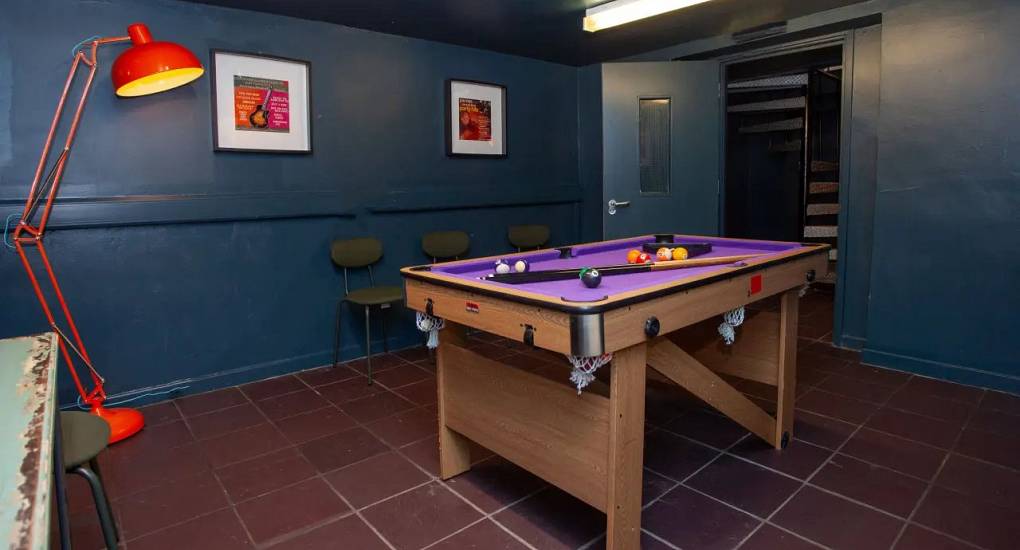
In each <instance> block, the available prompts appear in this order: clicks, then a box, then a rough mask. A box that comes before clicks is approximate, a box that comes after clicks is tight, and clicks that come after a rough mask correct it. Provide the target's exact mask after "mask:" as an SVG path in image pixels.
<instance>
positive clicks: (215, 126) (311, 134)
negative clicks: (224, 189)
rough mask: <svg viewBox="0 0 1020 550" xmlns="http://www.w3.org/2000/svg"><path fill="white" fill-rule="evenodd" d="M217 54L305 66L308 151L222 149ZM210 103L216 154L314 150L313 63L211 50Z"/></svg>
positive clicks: (291, 152)
mask: <svg viewBox="0 0 1020 550" xmlns="http://www.w3.org/2000/svg"><path fill="white" fill-rule="evenodd" d="M217 54H229V55H236V56H243V57H252V58H256V59H267V60H271V61H279V62H284V63H295V64H300V65H304V68H305V74H306V75H307V76H308V78H307V83H306V89H307V92H308V93H307V107H306V115H307V117H308V119H307V121H306V122H305V125H306V127H307V128H308V148H307V149H256V148H244V147H221V146H220V139H219V124H218V118H219V114H218V111H217V105H216V103H217V102H216V99H217V98H216V55H217ZM209 80H210V84H209V101H210V105H211V114H212V138H213V151H216V152H241V153H270V154H286V155H310V154H312V150H313V143H314V136H315V133H314V129H313V127H312V121H313V119H314V118H315V117H313V116H312V105H313V103H312V95H313V93H312V63H311V62H310V61H307V60H304V59H295V58H292V57H283V56H278V55H268V54H263V53H252V52H242V51H237V50H226V49H219V48H211V49H210V50H209Z"/></svg>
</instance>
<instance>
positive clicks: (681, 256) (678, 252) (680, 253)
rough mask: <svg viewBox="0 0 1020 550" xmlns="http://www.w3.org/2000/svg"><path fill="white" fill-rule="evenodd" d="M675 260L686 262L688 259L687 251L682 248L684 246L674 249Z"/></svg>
mask: <svg viewBox="0 0 1020 550" xmlns="http://www.w3.org/2000/svg"><path fill="white" fill-rule="evenodd" d="M673 259H674V260H686V259H687V249H686V248H684V247H682V246H678V247H676V248H674V249H673Z"/></svg>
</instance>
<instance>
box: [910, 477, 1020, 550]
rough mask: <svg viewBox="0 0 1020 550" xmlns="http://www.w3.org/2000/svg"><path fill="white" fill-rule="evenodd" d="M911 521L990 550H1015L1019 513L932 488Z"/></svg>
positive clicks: (1018, 528)
mask: <svg viewBox="0 0 1020 550" xmlns="http://www.w3.org/2000/svg"><path fill="white" fill-rule="evenodd" d="M914 521H916V522H917V523H919V524H921V525H925V526H927V527H930V528H932V529H935V530H937V531H940V532H943V533H948V534H950V535H953V536H956V537H959V538H961V539H964V540H967V541H970V542H972V543H974V544H977V545H979V546H982V547H984V548H989V549H991V550H1009V549H1014V548H1016V545H1017V540H1020V513H1017V511H1016V510H1012V509H1008V508H1003V507H1001V506H996V505H994V504H987V503H985V502H982V501H979V500H976V499H973V498H969V497H967V496H966V495H962V494H960V493H957V492H956V491H950V490H949V489H943V488H942V487H938V486H936V487H932V489H931V491H930V492H929V493H928V495H927V496H925V498H924V501H922V502H921V506H920V508H918V510H917V514H916V515H915V516H914Z"/></svg>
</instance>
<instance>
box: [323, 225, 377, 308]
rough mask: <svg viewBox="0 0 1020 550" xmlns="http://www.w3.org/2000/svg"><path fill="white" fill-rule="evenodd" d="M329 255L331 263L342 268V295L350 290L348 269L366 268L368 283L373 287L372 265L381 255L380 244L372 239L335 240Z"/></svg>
mask: <svg viewBox="0 0 1020 550" xmlns="http://www.w3.org/2000/svg"><path fill="white" fill-rule="evenodd" d="M329 255H330V257H331V258H332V259H333V263H335V264H336V265H338V266H340V267H342V268H344V295H345V296H346V295H347V294H350V292H351V290H350V287H349V286H348V284H347V279H348V277H347V269H348V268H359V267H367V268H368V283H369V284H370V285H371V286H375V276H373V275H372V264H374V263H376V262H378V261H379V259H380V258H382V255H383V249H382V243H381V242H379V239H376V238H373V237H362V238H360V239H346V240H340V239H337V240H335V241H333V243H332V244H331V245H330V248H329Z"/></svg>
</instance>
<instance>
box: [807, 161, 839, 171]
mask: <svg viewBox="0 0 1020 550" xmlns="http://www.w3.org/2000/svg"><path fill="white" fill-rule="evenodd" d="M836 170H839V163H838V162H830V161H827V160H813V161H811V171H812V172H835V171H836Z"/></svg>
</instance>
